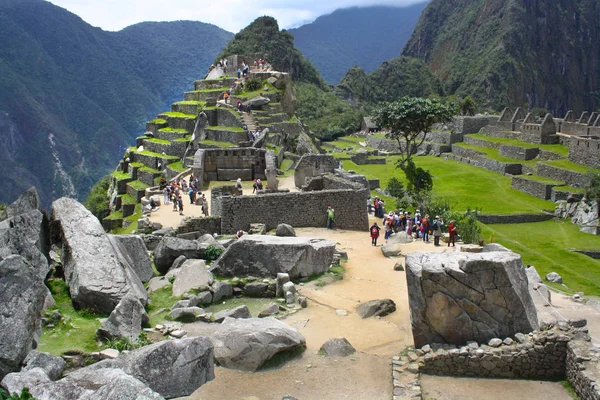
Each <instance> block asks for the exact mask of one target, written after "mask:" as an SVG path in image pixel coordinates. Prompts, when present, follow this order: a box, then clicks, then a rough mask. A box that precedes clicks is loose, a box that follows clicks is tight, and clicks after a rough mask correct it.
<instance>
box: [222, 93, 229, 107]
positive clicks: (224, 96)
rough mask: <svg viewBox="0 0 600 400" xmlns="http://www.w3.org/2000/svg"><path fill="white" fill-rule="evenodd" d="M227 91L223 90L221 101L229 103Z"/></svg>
mask: <svg viewBox="0 0 600 400" xmlns="http://www.w3.org/2000/svg"><path fill="white" fill-rule="evenodd" d="M228 100H229V93H227V92H225V94H224V95H223V101H224V102H225V104H228V103H229V101H228Z"/></svg>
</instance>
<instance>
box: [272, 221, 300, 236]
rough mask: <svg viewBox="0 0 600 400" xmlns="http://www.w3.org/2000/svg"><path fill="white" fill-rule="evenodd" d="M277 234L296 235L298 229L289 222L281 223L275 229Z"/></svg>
mask: <svg viewBox="0 0 600 400" xmlns="http://www.w3.org/2000/svg"><path fill="white" fill-rule="evenodd" d="M275 236H281V237H296V230H295V229H294V227H293V226H291V225H288V224H279V225H277V229H275Z"/></svg>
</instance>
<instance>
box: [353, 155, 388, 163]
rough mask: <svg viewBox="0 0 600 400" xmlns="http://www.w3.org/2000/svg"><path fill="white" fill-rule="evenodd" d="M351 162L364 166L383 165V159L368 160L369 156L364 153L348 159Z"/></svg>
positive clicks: (384, 160) (384, 161)
mask: <svg viewBox="0 0 600 400" xmlns="http://www.w3.org/2000/svg"><path fill="white" fill-rule="evenodd" d="M350 159H351V160H352V162H353V163H354V164H356V165H365V164H380V165H381V164H385V163H386V159H385V158H369V156H368V155H367V154H365V153H361V154H356V155H354V156H352V157H350Z"/></svg>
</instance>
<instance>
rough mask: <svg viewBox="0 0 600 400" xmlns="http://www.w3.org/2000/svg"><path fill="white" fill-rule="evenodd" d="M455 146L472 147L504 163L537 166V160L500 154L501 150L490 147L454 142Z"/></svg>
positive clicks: (487, 156) (471, 148)
mask: <svg viewBox="0 0 600 400" xmlns="http://www.w3.org/2000/svg"><path fill="white" fill-rule="evenodd" d="M453 146H457V147H463V148H465V149H470V150H475V151H478V152H480V153H484V155H485V157H486V158H489V159H491V160H495V161H500V162H504V163H509V164H523V165H527V166H528V167H530V168H533V167H535V164H536V163H537V161H536V160H528V161H525V160H519V159H516V158H510V157H505V156H502V155H500V150H498V149H490V148H489V147H481V146H474V145H472V144H466V143H454V144H453Z"/></svg>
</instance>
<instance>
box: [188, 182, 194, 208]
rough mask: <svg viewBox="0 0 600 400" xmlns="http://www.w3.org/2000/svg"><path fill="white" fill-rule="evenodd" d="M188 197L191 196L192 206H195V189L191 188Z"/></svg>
mask: <svg viewBox="0 0 600 400" xmlns="http://www.w3.org/2000/svg"><path fill="white" fill-rule="evenodd" d="M188 196H190V204H194V188H193V187H191V186H190V190H189V191H188Z"/></svg>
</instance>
